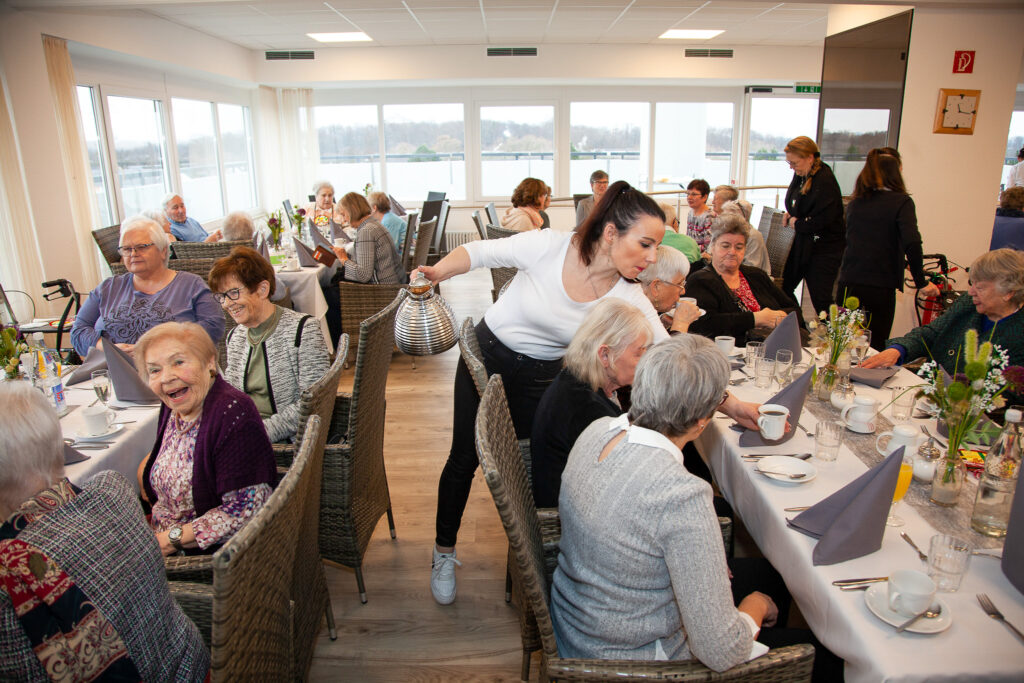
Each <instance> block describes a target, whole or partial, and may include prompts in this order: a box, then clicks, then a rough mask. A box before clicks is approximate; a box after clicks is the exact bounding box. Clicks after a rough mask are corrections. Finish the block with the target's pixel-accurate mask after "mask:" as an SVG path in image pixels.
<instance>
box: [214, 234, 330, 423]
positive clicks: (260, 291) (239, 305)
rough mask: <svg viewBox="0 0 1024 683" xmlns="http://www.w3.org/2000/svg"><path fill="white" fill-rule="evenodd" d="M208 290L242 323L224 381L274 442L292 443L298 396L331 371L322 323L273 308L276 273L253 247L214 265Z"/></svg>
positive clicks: (230, 343) (233, 337) (232, 340)
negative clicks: (241, 395) (244, 398)
mask: <svg viewBox="0 0 1024 683" xmlns="http://www.w3.org/2000/svg"><path fill="white" fill-rule="evenodd" d="M210 286H211V287H212V288H213V292H214V294H213V296H214V298H215V299H217V301H219V302H220V305H221V306H223V307H224V310H225V311H227V312H228V314H229V315H230V316H231V318H232V319H233V320H234V321H235V322H236V323H238V327H235V328H233V329H231V330H230V331H229V332H228V333H227V350H228V366H227V368H226V369H225V371H224V378H225V379H226V380H227V381H228V383H229V384H231V386H233V387H235V388H236V389H239V390H241V391H244V392H245V393H246V394H247V395H248V396H249V398H251V399H252V400H253V403H255V404H256V409H257V410H259V413H260V417H262V418H263V426H264V427H266V429H267V435H268V436H269V437H270V440H271V441H273V442H281V441H286V440H288V439H290V438H291V437H293V436H294V435H295V432H296V431H297V430H298V426H299V424H298V423H299V396H300V395H301V394H302V392H303V391H304V390H305V389H306V388H308V387H309V386H310V385H311V384H313V383H314V382H316V381H317V380H318V379H320V378H321V377H322V376H323V375H324V373H325V372H327V368H328V367H329V366H330V359H329V358H328V354H327V344H326V343H325V342H324V336H323V334H322V333H321V331H320V323H319V322H318V321H317V319H316V318H315V317H313V316H311V315H303V314H301V313H297V312H295V311H293V310H291V309H287V308H281V307H280V306H276V305H275V304H274V302H273V301H272V297H273V295H274V289H275V287H276V285H275V278H274V269H273V267H272V266H271V265H270V264H269V263H267V262H266V260H264V258H263V257H262V256H260V254H259V252H257V251H255V250H253V249H250V248H249V247H235V248H234V249H232V250H231V254H229V255H228V256H225V257H224V258H222V259H220V260H218V261H217V262H216V263H214V264H213V268H212V269H211V270H210Z"/></svg>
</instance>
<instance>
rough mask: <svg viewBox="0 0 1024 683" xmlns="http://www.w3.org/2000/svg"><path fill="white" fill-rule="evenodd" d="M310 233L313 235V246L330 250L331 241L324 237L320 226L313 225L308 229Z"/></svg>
mask: <svg viewBox="0 0 1024 683" xmlns="http://www.w3.org/2000/svg"><path fill="white" fill-rule="evenodd" d="M310 234H311V235H313V246H314V248H315V247H323V248H324V249H326V250H327V251H331V243H330V242H328V241H327V238H326V237H324V234H323V233H322V232H320V228H317V227H314V228H313V229H312V230H310ZM331 234H332V235H333V234H334V233H333V232H332V233H331Z"/></svg>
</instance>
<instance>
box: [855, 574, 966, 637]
mask: <svg viewBox="0 0 1024 683" xmlns="http://www.w3.org/2000/svg"><path fill="white" fill-rule="evenodd" d="M935 601H936V602H937V603H939V605H940V606H941V607H942V614H940V615H939V616H937V617H935V618H934V619H927V618H925V617H921V618H920V619H918V620H917V622H916V623H914V624H912V625H910V626H908V627H907V628H906V629H905V630H906V631H909V632H910V633H923V634H925V635H929V634H932V633H942V632H943V631H945V630H946V629H947V628H949V627H950V625H952V623H953V615H952V614H951V613H950V611H949V605H947V604H946V603H945V602H943V601H942V600H939V599H938V598H936V600H935ZM864 604H866V605H867V606H868V610H869V611H870V612H871V613H872V614H874V615H875V616H876V617H878V618H879V619H881V620H882V621H884V622H885V623H887V624H889V625H890V626H899V625H900V624H902V623H904V622H906V621H907V619H909V618H910V617H906V616H903V615H902V614H900V613H899V612H894V611H893V610H891V609H889V584H888V583H876V584H875V585H873V586H871V588H868V589H867V590H866V591H864Z"/></svg>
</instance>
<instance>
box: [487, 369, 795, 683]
mask: <svg viewBox="0 0 1024 683" xmlns="http://www.w3.org/2000/svg"><path fill="white" fill-rule="evenodd" d="M476 448H477V454H478V455H479V457H480V467H481V468H482V469H483V473H484V479H486V481H487V485H488V487H490V489H491V495H492V497H493V498H494V504H495V506H496V507H497V508H498V514H499V515H500V516H501V521H502V524H503V525H504V527H505V534H506V535H507V536H508V540H509V544H510V545H511V546H512V549H513V552H514V553H515V556H516V565H515V566H516V571H515V572H514V574H513V578H514V579H515V581H516V582H517V583H518V584H519V585H518V586H517V588H518V589H520V590H521V591H522V592H523V594H524V595H526V596H527V598H528V599H529V601H530V606H531V607H532V609H533V613H534V615H535V617H536V620H537V626H538V629H539V631H540V640H541V643H542V648H543V655H542V659H541V671H540V680H542V681H546V680H548V678H549V677H551V678H555V679H558V680H621V679H625V678H642V679H645V680H650V679H654V680H673V681H702V682H703V681H739V680H742V681H809V680H810V677H811V665H812V664H813V662H814V648H813V647H812V646H811V645H792V646H789V647H784V648H779V649H777V650H772V651H770V652H769V653H768V654H766V655H765V656H763V657H760V658H758V659H755V660H753V661H750V662H746V663H744V664H739V665H737V666H735V667H733V668H732V669H729V670H728V671H724V672H722V673H716V672H714V671H712V670H710V669H708V668H707V667H705V666H704V665H703V664H701V663H700V662H698V661H696V660H687V661H675V662H643V661H617V660H583V659H562V658H561V657H559V656H558V648H557V645H556V644H555V634H554V627H553V626H552V623H551V613H550V612H549V610H548V600H549V597H550V579H549V578H548V576H549V574H548V568H547V567H548V564H547V562H546V561H545V557H544V546H543V535H542V532H541V523H540V520H539V519H538V518H537V511H536V508H535V507H534V504H533V493H532V492H531V491H530V485H529V484H530V482H529V480H528V479H527V476H526V469H525V468H524V467H523V466H522V459H521V458H520V457H519V452H518V448H516V441H515V432H514V431H513V429H512V418H511V416H510V415H509V412H508V404H507V402H506V400H505V391H504V388H503V387H502V384H501V377H500V376H498V375H495V376H492V377H491V379H490V381H489V382H488V383H487V390H486V391H485V392H484V395H483V399H482V400H481V402H480V410H479V411H478V412H477V418H476ZM524 657H525V655H524ZM524 664H525V665H526V666H528V665H529V661H528V660H526V661H524ZM527 673H528V672H527Z"/></svg>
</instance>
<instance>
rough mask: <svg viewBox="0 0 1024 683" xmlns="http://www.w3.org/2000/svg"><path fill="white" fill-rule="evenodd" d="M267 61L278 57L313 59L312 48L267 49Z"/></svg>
mask: <svg viewBox="0 0 1024 683" xmlns="http://www.w3.org/2000/svg"><path fill="white" fill-rule="evenodd" d="M264 54H265V55H266V57H267V61H275V60H279V59H313V51H312V50H267V51H266V52H265V53H264Z"/></svg>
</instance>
